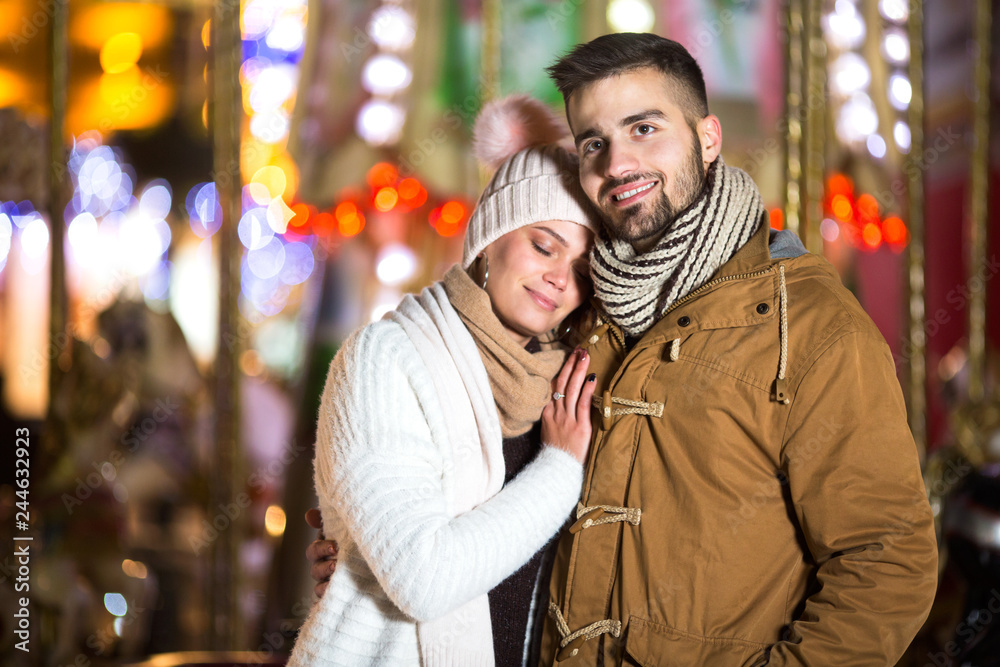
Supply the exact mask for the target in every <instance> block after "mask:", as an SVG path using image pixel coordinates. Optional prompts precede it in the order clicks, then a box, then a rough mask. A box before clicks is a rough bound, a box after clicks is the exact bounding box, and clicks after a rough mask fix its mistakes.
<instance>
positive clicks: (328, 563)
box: [306, 507, 339, 598]
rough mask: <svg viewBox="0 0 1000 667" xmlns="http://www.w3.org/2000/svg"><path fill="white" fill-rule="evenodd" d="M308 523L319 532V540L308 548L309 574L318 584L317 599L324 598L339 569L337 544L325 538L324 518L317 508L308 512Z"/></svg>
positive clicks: (316, 589)
mask: <svg viewBox="0 0 1000 667" xmlns="http://www.w3.org/2000/svg"><path fill="white" fill-rule="evenodd" d="M306 523H308V524H309V525H310V526H312V527H313V528H315V529H316V530H318V531H319V535H318V536H317V539H316V540H315V541H314V542H313V543H312V544H310V545H309V546H308V547H306V559H307V560H308V561H309V564H310V567H309V574H310V576H312V578H313V580H314V581H315V582H316V588H315V589H314V590H315V591H316V597H319V598H321V597H323V593H326V589H327V587H328V586H329V585H330V577H332V576H333V571H334V570H336V569H337V552H338V551H339V549H338V548H337V543H336V542H334V541H333V540H327V539H325V538H324V537H323V516H322V515H321V514H320V512H319V510H318V509H316V508H315V507H314V508H312V509H310V510H309V511H308V512H306Z"/></svg>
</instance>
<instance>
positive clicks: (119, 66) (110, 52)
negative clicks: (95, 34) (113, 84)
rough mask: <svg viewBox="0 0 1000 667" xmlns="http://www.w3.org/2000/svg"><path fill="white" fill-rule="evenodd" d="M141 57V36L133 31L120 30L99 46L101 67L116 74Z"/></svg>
mask: <svg viewBox="0 0 1000 667" xmlns="http://www.w3.org/2000/svg"><path fill="white" fill-rule="evenodd" d="M140 57H142V38H141V37H139V35H138V34H137V33H134V32H120V33H118V34H117V35H115V36H114V37H112V38H110V39H109V40H108V41H106V42H104V46H102V47H101V55H100V60H101V68H102V69H103V70H104V71H105V72H107V73H108V74H118V73H119V72H124V71H125V70H127V69H129V68H130V67H134V66H135V64H136V63H137V62H139V58H140Z"/></svg>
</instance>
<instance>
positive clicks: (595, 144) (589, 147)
mask: <svg viewBox="0 0 1000 667" xmlns="http://www.w3.org/2000/svg"><path fill="white" fill-rule="evenodd" d="M603 147H604V142H603V141H600V140H594V141H589V142H587V144H586V145H585V146H584V147H583V152H584V153H593V152H594V151H599V150H601V148H603Z"/></svg>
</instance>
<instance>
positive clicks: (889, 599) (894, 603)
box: [767, 331, 937, 665]
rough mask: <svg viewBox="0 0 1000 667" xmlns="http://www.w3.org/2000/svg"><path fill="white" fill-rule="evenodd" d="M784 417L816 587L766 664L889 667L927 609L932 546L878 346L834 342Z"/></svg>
mask: <svg viewBox="0 0 1000 667" xmlns="http://www.w3.org/2000/svg"><path fill="white" fill-rule="evenodd" d="M789 410H790V413H789V419H788V424H787V428H786V437H785V441H784V448H783V454H782V467H783V470H784V472H785V474H786V475H787V479H788V485H789V492H790V497H791V499H792V502H793V504H794V509H795V514H796V516H797V518H798V521H799V525H800V526H801V528H802V533H803V537H804V539H805V542H806V544H807V546H808V549H809V552H810V553H811V554H812V558H813V559H814V561H815V563H816V565H817V581H816V592H815V593H813V594H812V595H811V596H810V597H809V598H808V599H807V600H806V603H805V607H804V609H803V610H802V612H801V614H800V615H799V616H798V617H797V619H796V620H795V621H794V622H793V623H792V624H791V625H790V627H789V628H788V632H787V633H786V636H785V638H784V639H783V641H780V642H778V643H777V644H775V645H774V646H772V647H771V650H770V661H769V662H768V663H767V664H769V665H820V664H824V665H834V664H836V665H894V664H896V661H897V660H899V658H900V657H901V656H902V654H903V651H905V650H906V647H907V646H908V645H909V643H910V641H912V639H913V637H914V636H915V635H916V633H917V631H918V630H919V629H920V626H921V624H922V623H923V621H924V619H925V618H926V617H927V614H928V613H929V611H930V607H931V603H932V602H933V600H934V594H935V591H936V585H937V544H936V540H935V536H934V528H933V519H932V516H931V511H930V506H929V504H928V501H927V497H926V493H925V490H924V484H923V479H922V477H921V474H920V466H919V462H918V457H917V452H916V447H915V445H914V443H913V438H912V436H911V435H910V431H909V428H908V425H907V422H906V409H905V406H904V404H903V399H902V392H901V391H900V387H899V382H898V381H897V379H896V375H895V372H894V367H893V363H892V360H891V357H890V354H889V349H888V346H887V345H886V344H885V341H884V340H882V338H881V336H880V335H878V334H877V332H874V331H873V332H867V331H862V332H851V333H847V334H845V335H843V336H842V337H840V338H839V339H837V340H836V341H834V342H833V343H832V344H831V345H830V346H829V348H828V349H826V350H825V351H824V352H822V354H820V356H819V357H818V359H817V361H815V362H814V363H813V364H812V366H811V368H810V369H809V370H808V371H806V373H805V375H804V377H803V380H802V381H801V383H800V384H799V386H798V388H797V389H796V391H795V393H794V395H793V398H792V401H791V404H790V406H789Z"/></svg>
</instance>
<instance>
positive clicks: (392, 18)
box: [368, 5, 416, 51]
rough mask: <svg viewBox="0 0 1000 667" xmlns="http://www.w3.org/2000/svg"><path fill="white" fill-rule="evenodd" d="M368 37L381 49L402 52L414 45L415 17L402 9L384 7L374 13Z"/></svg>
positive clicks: (391, 6)
mask: <svg viewBox="0 0 1000 667" xmlns="http://www.w3.org/2000/svg"><path fill="white" fill-rule="evenodd" d="M368 35H369V36H370V37H371V38H372V41H373V42H375V44H376V45H377V46H378V47H379V48H381V49H386V50H387V51H402V50H404V49H408V48H410V46H411V45H412V44H413V38H414V37H415V36H416V27H415V25H414V21H413V17H412V16H410V14H409V13H408V12H407V11H406V10H405V9H403V8H402V7H398V6H393V5H382V6H381V7H379V8H378V9H376V10H375V11H374V12H372V16H371V19H370V20H369V22H368Z"/></svg>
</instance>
